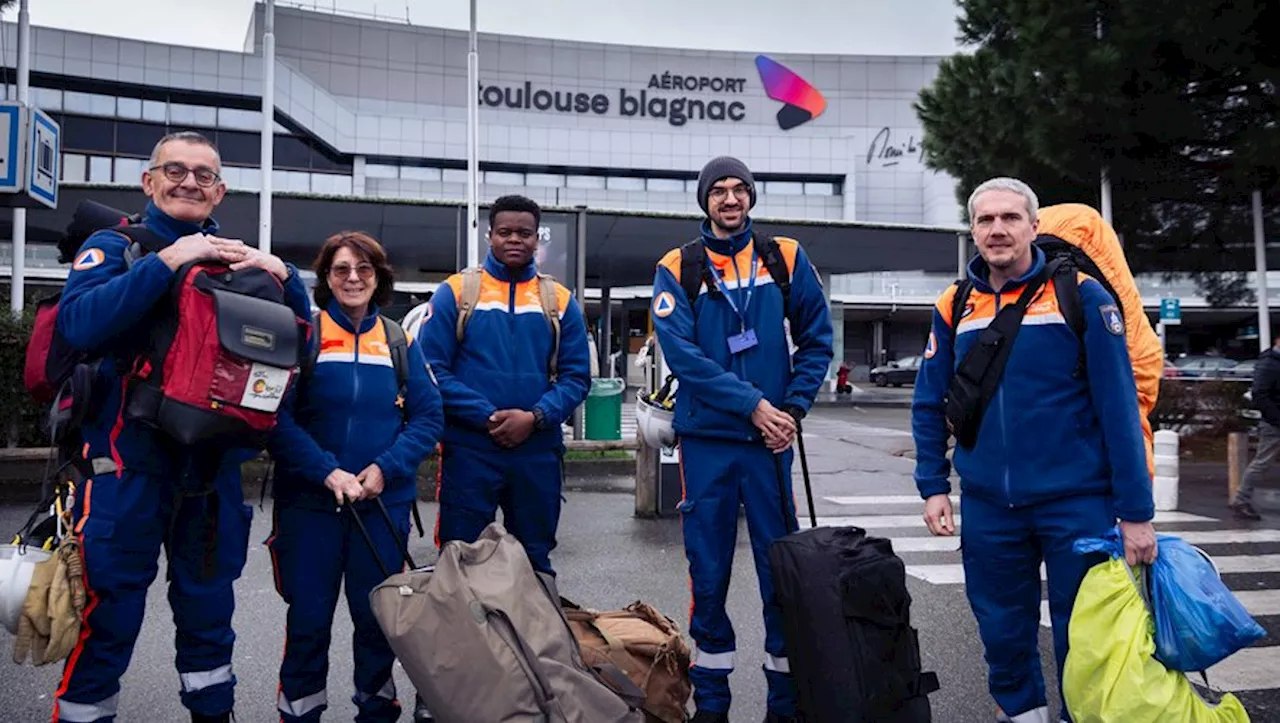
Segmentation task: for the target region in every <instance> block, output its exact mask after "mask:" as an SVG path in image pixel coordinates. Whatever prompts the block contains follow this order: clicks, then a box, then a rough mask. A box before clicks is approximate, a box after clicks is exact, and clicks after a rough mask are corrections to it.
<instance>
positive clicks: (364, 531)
mask: <svg viewBox="0 0 1280 723" xmlns="http://www.w3.org/2000/svg"><path fill="white" fill-rule="evenodd" d="M343 500H344V504H343V505H342V507H343V509H346V510H349V511H350V512H351V517H352V518H353V519H354V520H355V521H356V526H357V527H359V528H360V534H361V535H363V536H364V541H365V542H366V543H368V544H369V552H371V553H373V560H374V562H376V563H378V569H379V570H381V571H382V577H383V579H386V578H388V577H391V571H389V570H388V569H387V566H386V565H384V564H382V558H380V557H378V548H376V547H374V545H373V538H372V537H370V536H369V529H368V528H367V527H365V526H364V520H362V519H360V513H359V512H357V511H356V507H355V503H353V502H352V501H351V499H350V498H348V497H346V496H345V495H344V496H343ZM373 501H374V502H376V503H377V505H378V511H379V512H381V513H382V519H383V520H384V521H386V523H387V529H388V530H390V531H391V537H392V539H394V540H395V541H396V549H398V550H400V554H401V555H403V556H404V561H405V562H407V563H409V569H410V570H414V569H416V568H417V567H418V566H417V565H416V564H414V562H413V558H412V557H410V556H409V548H408V546H407V543H406V542H405V541H404V540H401V539H400V533H398V532H396V525H395V523H394V522H392V521H391V513H390V512H387V506H386V505H384V504H382V498H381V497H374V498H373Z"/></svg>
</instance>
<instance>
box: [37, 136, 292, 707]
mask: <svg viewBox="0 0 1280 723" xmlns="http://www.w3.org/2000/svg"><path fill="white" fill-rule="evenodd" d="M220 170H221V160H220V158H219V155H218V151H217V149H216V148H215V147H214V145H213V144H212V143H211V142H210V141H209V139H207V138H205V137H204V136H202V135H200V134H198V133H193V132H182V133H174V134H171V135H167V136H165V137H164V138H162V139H161V140H160V142H159V143H157V144H156V146H155V149H154V150H153V151H152V153H151V162H150V163H149V164H148V168H147V170H146V171H145V172H144V173H143V176H142V190H143V193H145V194H146V195H147V196H148V197H149V199H150V201H149V202H148V203H147V208H146V211H145V212H144V214H143V220H142V225H143V226H144V227H145V228H146V229H147V230H148V231H150V232H151V233H152V234H153V235H155V236H156V237H158V238H159V239H160V240H161V241H162V242H164V244H165V245H164V247H163V248H161V249H160V250H158V251H156V252H154V253H148V254H146V255H144V256H142V257H141V258H139V259H137V260H136V261H133V262H132V263H130V262H128V261H127V260H126V251H127V248H128V246H129V243H130V242H129V240H128V239H127V238H126V237H124V236H123V235H121V234H120V233H117V232H116V231H113V230H102V231H98V232H97V233H94V234H93V235H92V236H90V237H89V238H88V239H87V240H86V241H85V243H84V245H83V246H82V247H81V248H80V250H79V252H78V253H77V254H76V256H75V260H74V262H73V264H72V268H71V272H70V274H69V276H68V277H67V284H66V288H65V290H64V291H63V295H62V300H61V304H60V307H59V310H58V331H59V333H60V334H62V336H63V337H65V339H66V341H67V342H68V343H69V344H70V345H71V346H72V347H73V348H75V349H77V350H82V351H85V352H89V353H91V354H94V355H100V356H101V357H102V361H101V363H100V364H99V366H98V369H97V372H96V377H95V379H94V381H93V385H94V396H95V404H94V409H93V411H91V412H90V416H89V417H88V418H87V419H86V420H85V421H84V423H83V426H82V428H81V430H80V431H81V434H82V435H83V437H84V441H85V450H84V456H85V459H86V460H89V461H91V462H92V466H93V469H94V471H95V473H96V474H95V475H94V476H93V477H92V478H91V479H90V480H89V481H87V482H86V483H85V484H84V486H83V489H82V491H81V493H80V494H79V495H77V499H76V510H75V513H76V519H77V520H78V524H77V528H76V529H77V531H78V532H79V533H80V542H81V545H82V546H83V549H84V553H85V554H84V566H85V587H86V590H87V592H88V604H87V605H86V607H85V613H84V619H83V621H82V632H81V636H80V640H79V643H78V644H77V646H76V648H75V650H74V651H72V653H71V655H70V656H69V657H68V659H67V664H66V666H65V669H64V671H63V676H62V683H61V685H60V686H59V688H58V690H57V694H56V701H55V704H54V712H53V719H54V720H56V721H66V722H71V721H103V720H114V718H115V715H116V707H117V702H118V696H119V691H120V677H121V676H122V675H124V672H125V670H126V669H127V668H128V667H129V659H130V657H131V655H132V652H133V646H134V643H135V641H136V640H137V637H138V632H139V629H140V628H141V627H142V618H143V613H144V611H145V609H146V593H147V588H148V587H149V586H150V585H151V582H152V580H154V579H155V576H156V573H157V572H158V569H157V568H158V566H157V558H158V556H159V552H160V547H161V545H163V546H164V548H165V554H166V558H167V560H168V570H167V577H168V579H169V604H170V606H171V607H172V609H173V618H174V623H175V625H176V626H177V636H176V643H175V644H176V647H177V660H176V664H177V669H178V674H179V679H180V684H181V685H180V690H181V693H180V695H181V699H182V704H183V705H184V706H186V707H187V708H188V709H189V710H190V711H191V718H192V721H195V722H197V723H213V722H222V723H226V722H227V721H230V720H231V710H232V707H233V705H234V687H235V683H236V678H235V675H234V674H233V673H232V669H231V652H232V645H233V642H234V640H235V632H234V631H233V630H232V629H231V617H232V612H233V610H234V608H235V599H234V594H233V591H232V584H233V582H234V581H235V580H236V579H237V578H238V577H239V576H240V572H241V569H242V568H243V566H244V562H245V555H246V552H247V548H248V544H249V522H250V519H251V517H252V509H251V508H250V507H248V506H247V505H245V504H244V498H243V494H242V492H241V482H240V465H241V464H242V463H243V462H245V461H247V460H248V459H249V458H251V457H252V456H253V455H255V454H256V453H257V452H258V450H254V449H231V450H225V451H223V450H208V449H195V448H186V447H177V446H175V445H174V444H173V443H171V442H169V441H167V440H166V439H165V438H164V437H162V436H161V434H160V433H159V432H155V431H153V430H151V429H148V428H145V427H143V426H141V425H140V424H138V423H135V422H133V421H130V420H129V419H127V415H126V414H125V405H126V403H127V390H128V384H127V373H128V371H129V369H128V368H127V366H125V365H127V364H128V360H131V359H133V358H134V357H135V356H136V355H137V354H138V353H139V352H140V351H142V350H143V349H145V346H146V344H147V343H148V340H149V335H150V331H151V319H153V318H154V317H153V312H154V311H155V308H156V306H157V304H160V303H163V301H164V300H165V299H166V298H167V296H168V293H169V288H170V283H171V282H172V280H173V279H174V278H175V277H174V274H175V272H176V271H177V270H178V269H179V267H182V266H183V265H185V264H188V263H191V262H198V261H221V262H224V263H227V264H229V265H230V267H231V268H232V269H233V270H239V269H243V268H248V267H256V268H260V269H263V270H265V271H267V272H269V273H271V274H274V275H275V276H276V277H277V278H279V279H280V281H281V282H282V283H283V284H284V287H285V294H286V299H287V301H288V302H289V305H290V306H291V307H292V308H293V310H294V312H295V313H296V314H298V316H299V317H301V318H304V319H305V318H309V317H310V313H311V312H310V301H309V300H308V298H307V290H306V287H305V286H304V285H303V283H302V281H301V280H300V279H299V278H298V274H297V270H296V269H295V268H293V267H292V266H290V265H287V264H285V263H284V262H282V261H281V260H280V259H279V258H277V257H275V256H272V255H270V254H266V253H263V252H261V251H259V250H258V249H255V248H253V247H250V246H247V245H245V243H244V242H242V241H239V240H235V239H225V238H221V237H219V236H218V235H217V234H218V223H217V222H216V221H214V220H213V218H211V216H212V214H213V209H214V208H215V207H216V206H217V205H218V204H219V203H220V202H221V201H222V198H223V196H224V195H225V194H226V190H227V188H226V184H225V183H223V182H222V179H221V176H220V174H219V171H220ZM209 468H212V469H216V473H215V475H214V479H213V491H214V494H213V495H205V494H202V493H200V492H197V491H196V490H198V489H199V488H200V485H199V483H198V481H197V480H198V479H199V478H200V477H202V476H203V474H202V473H203V471H204V470H205V469H209ZM211 527H212V528H213V529H209V528H211ZM211 541H212V544H213V545H214V547H213V548H212V549H211V548H210V547H209V546H208V544H209V543H210V542H211Z"/></svg>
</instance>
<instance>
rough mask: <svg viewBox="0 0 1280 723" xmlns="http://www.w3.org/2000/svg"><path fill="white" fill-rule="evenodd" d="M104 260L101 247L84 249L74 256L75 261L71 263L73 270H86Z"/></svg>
mask: <svg viewBox="0 0 1280 723" xmlns="http://www.w3.org/2000/svg"><path fill="white" fill-rule="evenodd" d="M105 260H106V256H104V255H103V253H102V249H97V248H94V249H85V250H84V251H81V252H80V255H79V256H77V257H76V260H75V263H74V264H72V265H71V268H72V270H74V271H87V270H88V269H91V268H93V267H95V266H97V265H98V264H101V263H102V262H103V261H105Z"/></svg>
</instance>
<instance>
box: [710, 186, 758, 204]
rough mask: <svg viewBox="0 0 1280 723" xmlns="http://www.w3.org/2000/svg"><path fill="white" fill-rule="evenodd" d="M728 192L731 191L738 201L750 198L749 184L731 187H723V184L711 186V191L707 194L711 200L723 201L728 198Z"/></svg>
mask: <svg viewBox="0 0 1280 723" xmlns="http://www.w3.org/2000/svg"><path fill="white" fill-rule="evenodd" d="M730 192H732V193H733V195H734V196H735V197H736V198H737V199H738V200H739V201H745V200H747V199H749V198H751V186H746V185H742V186H734V187H733V188H731V189H730V188H725V187H724V186H712V187H711V191H710V192H709V193H707V196H708V197H709V198H710V199H711V200H713V201H723V200H724V199H726V198H728V196H729V193H730Z"/></svg>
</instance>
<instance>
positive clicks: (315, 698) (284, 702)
mask: <svg viewBox="0 0 1280 723" xmlns="http://www.w3.org/2000/svg"><path fill="white" fill-rule="evenodd" d="M328 704H329V694H328V693H327V692H326V691H324V690H320V691H318V692H315V693H312V694H311V695H304V696H302V697H301V698H299V699H297V700H289V699H288V698H286V697H284V692H283V691H281V693H280V697H279V699H278V700H277V702H276V707H277V708H279V709H280V712H281V713H284V714H285V715H291V716H293V717H295V718H301V717H302V716H304V715H306V714H308V713H310V712H311V711H313V710H315V709H316V708H319V707H320V706H322V705H328Z"/></svg>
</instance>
